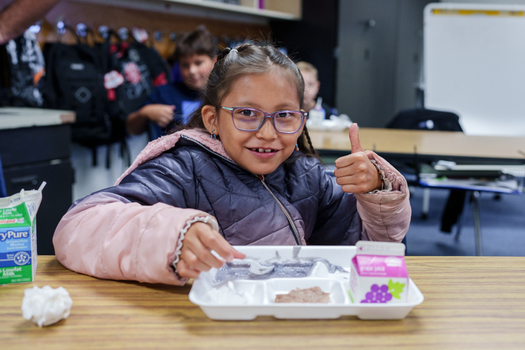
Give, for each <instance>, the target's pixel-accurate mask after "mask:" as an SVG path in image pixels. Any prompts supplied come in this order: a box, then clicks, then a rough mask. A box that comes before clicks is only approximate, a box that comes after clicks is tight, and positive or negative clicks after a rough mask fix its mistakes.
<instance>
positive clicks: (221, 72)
mask: <svg viewBox="0 0 525 350" xmlns="http://www.w3.org/2000/svg"><path fill="white" fill-rule="evenodd" d="M274 69H280V70H281V71H282V73H283V77H284V78H289V79H292V80H293V82H294V84H295V86H296V89H297V97H298V98H299V101H300V108H303V98H304V80H303V76H302V75H301V72H299V69H297V66H296V65H295V63H294V62H293V61H292V60H291V59H290V58H289V57H288V56H286V55H284V54H283V53H281V52H280V51H279V50H277V49H276V48H275V47H274V46H272V45H261V46H259V45H255V44H241V45H240V46H238V47H236V48H235V49H231V48H226V49H224V50H223V51H222V52H221V53H220V54H219V56H218V57H217V62H216V63H215V66H214V67H213V70H212V71H211V73H210V76H209V78H208V82H207V84H206V87H205V89H204V92H203V95H204V96H203V101H202V103H201V104H200V106H199V108H198V109H197V110H196V111H195V112H194V113H193V114H192V116H191V118H190V120H189V121H188V124H187V125H186V126H185V127H184V128H185V129H194V128H201V129H205V127H204V123H203V121H202V108H203V107H204V106H206V105H210V106H214V107H215V108H216V109H217V110H218V109H219V108H220V107H221V102H222V100H223V99H224V97H225V96H226V95H227V94H228V93H229V91H230V89H231V87H232V85H233V83H234V82H235V81H236V80H237V79H239V78H240V77H242V76H245V75H247V74H265V73H268V72H270V71H272V70H274ZM297 144H298V145H299V149H300V150H301V151H302V152H303V153H304V154H306V155H312V156H314V157H319V156H318V154H317V151H316V150H315V149H314V147H313V145H312V141H311V140H310V135H308V130H307V128H306V125H305V126H304V128H303V132H302V133H301V135H300V136H299V138H298V140H297Z"/></svg>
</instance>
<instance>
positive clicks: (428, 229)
mask: <svg viewBox="0 0 525 350" xmlns="http://www.w3.org/2000/svg"><path fill="white" fill-rule="evenodd" d="M430 193H431V196H430V207H429V212H428V218H426V219H423V218H422V215H421V214H422V203H423V189H422V188H412V195H411V200H410V202H411V205H412V222H411V224H410V229H409V230H408V233H407V253H408V255H475V254H476V247H475V234H474V217H473V206H472V204H469V205H468V206H466V207H465V208H464V210H463V217H462V219H461V220H462V224H461V234H460V236H459V241H457V240H456V226H454V228H453V230H452V233H448V234H447V233H444V232H441V231H440V226H441V214H442V212H443V208H444V206H445V202H446V200H447V198H448V193H449V191H448V190H441V189H432V190H431V192H430ZM479 203H480V217H481V219H480V221H481V236H482V242H483V255H487V256H525V195H522V196H519V195H507V194H504V195H501V198H500V199H495V198H494V195H493V194H491V193H481V196H480V201H479Z"/></svg>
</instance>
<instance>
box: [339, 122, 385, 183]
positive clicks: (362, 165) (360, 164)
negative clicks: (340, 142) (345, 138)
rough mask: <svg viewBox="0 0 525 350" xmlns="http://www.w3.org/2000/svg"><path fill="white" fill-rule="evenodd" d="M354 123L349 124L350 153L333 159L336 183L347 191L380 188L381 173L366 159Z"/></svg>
mask: <svg viewBox="0 0 525 350" xmlns="http://www.w3.org/2000/svg"><path fill="white" fill-rule="evenodd" d="M358 130H359V129H358V126H357V124H356V123H353V124H352V125H351V126H350V131H349V136H350V144H351V146H352V154H349V155H347V156H344V157H341V158H338V159H337V160H336V161H335V166H336V168H337V169H336V170H335V171H334V175H335V177H336V178H337V183H338V184H339V185H341V186H342V188H343V191H344V192H347V193H367V192H370V191H373V190H376V189H377V190H378V189H381V175H379V172H378V171H377V168H376V167H375V165H374V164H372V162H371V161H370V159H368V156H367V152H371V151H365V150H364V149H363V147H362V146H361V141H359V132H358Z"/></svg>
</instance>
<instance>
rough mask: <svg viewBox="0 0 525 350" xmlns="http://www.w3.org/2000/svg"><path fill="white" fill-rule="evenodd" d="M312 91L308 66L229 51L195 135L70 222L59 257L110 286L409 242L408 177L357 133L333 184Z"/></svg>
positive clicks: (174, 140)
mask: <svg viewBox="0 0 525 350" xmlns="http://www.w3.org/2000/svg"><path fill="white" fill-rule="evenodd" d="M303 93H304V83H303V79H302V77H301V74H300V72H299V71H298V69H297V67H296V66H295V64H294V63H293V62H292V61H291V60H290V59H289V58H288V57H286V56H285V55H283V54H281V53H280V52H279V51H278V50H276V49H275V48H273V47H271V46H263V47H259V46H256V45H250V44H245V45H242V46H240V47H238V48H237V49H226V50H224V51H223V52H222V53H221V54H220V55H219V57H218V60H217V63H216V64H215V67H214V68H213V71H212V73H211V75H210V78H209V81H208V83H207V86H206V90H205V94H204V100H203V102H202V104H201V106H200V108H199V109H198V110H197V112H195V114H194V115H193V116H192V119H191V120H190V122H189V123H188V125H187V127H186V129H185V130H181V131H178V132H176V133H174V134H171V135H167V136H164V137H162V138H160V139H158V140H156V141H154V142H151V143H150V144H149V145H148V146H147V147H146V148H145V150H144V151H143V152H142V153H141V154H140V155H139V156H138V157H137V159H136V160H135V162H134V163H133V165H132V166H131V167H130V169H128V170H127V171H126V173H124V174H123V175H122V176H121V178H120V179H119V180H118V181H117V185H116V186H114V187H111V188H107V189H104V190H102V191H99V192H97V193H94V194H92V195H90V196H88V197H86V198H84V199H83V200H80V201H78V202H77V203H75V204H74V205H73V206H72V208H71V209H70V210H69V211H68V213H66V215H65V216H64V217H63V218H62V220H61V221H60V223H59V225H58V227H57V229H56V231H55V235H54V238H53V243H54V245H55V251H56V256H57V259H58V260H59V261H60V262H61V263H62V264H63V265H64V266H66V267H68V268H70V269H72V270H74V271H77V272H81V273H85V274H89V275H93V276H96V277H100V278H110V279H129V280H137V281H140V282H150V283H166V284H178V285H182V284H184V283H185V282H186V281H187V278H189V277H197V276H198V275H199V273H200V272H201V271H208V270H209V269H210V268H211V267H216V268H219V267H220V266H222V265H223V264H224V260H226V261H231V260H232V259H233V258H241V259H242V258H244V254H242V253H240V252H238V251H237V250H235V249H234V248H233V247H232V245H248V244H254V245H255V244H258V245H296V244H297V245H304V244H314V245H315V244H317V245H341V244H355V243H356V242H357V241H358V240H375V241H395V242H399V241H401V240H402V239H403V237H404V236H405V234H406V232H407V230H408V226H409V222H410V215H411V209H410V204H409V195H408V189H407V184H406V181H405V179H404V178H403V176H401V175H400V174H399V173H398V172H397V171H396V170H395V169H394V168H392V167H391V166H390V165H389V164H388V163H387V162H386V161H385V160H384V159H382V158H381V157H379V156H377V155H376V154H375V153H373V152H370V151H366V152H365V151H363V149H362V147H361V145H360V143H359V137H358V133H357V131H358V130H357V125H355V124H354V125H353V126H352V127H351V128H350V141H351V146H352V154H350V155H348V156H345V157H342V158H339V159H338V160H337V161H336V167H337V169H336V170H335V177H333V176H330V175H327V174H326V171H325V168H324V167H323V165H322V164H321V163H320V162H319V160H318V159H317V158H316V157H315V151H314V149H313V146H312V145H311V142H310V139H309V136H308V132H307V130H306V127H305V119H306V114H305V113H304V112H303V111H302V110H301V109H302V101H303ZM212 250H214V251H215V252H217V253H218V254H219V255H220V256H221V257H222V259H219V258H217V257H215V256H214V255H213V254H212V253H211V251H212Z"/></svg>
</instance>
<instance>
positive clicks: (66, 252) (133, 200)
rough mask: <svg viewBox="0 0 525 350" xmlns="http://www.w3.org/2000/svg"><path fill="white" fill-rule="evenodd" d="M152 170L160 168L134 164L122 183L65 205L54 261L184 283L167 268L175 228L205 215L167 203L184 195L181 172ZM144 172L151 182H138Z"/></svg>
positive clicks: (92, 271)
mask: <svg viewBox="0 0 525 350" xmlns="http://www.w3.org/2000/svg"><path fill="white" fill-rule="evenodd" d="M153 168H157V169H158V168H159V167H155V166H152V165H151V164H148V165H146V166H145V167H143V168H137V169H136V170H135V171H134V172H133V173H132V174H130V175H128V177H126V179H125V181H124V182H125V183H123V184H121V185H119V186H114V187H111V188H108V189H106V190H103V191H101V192H98V193H95V194H93V195H91V196H88V197H86V198H85V199H84V200H82V201H80V202H79V203H78V204H76V205H74V206H73V207H72V208H70V210H69V211H68V212H67V213H66V214H65V215H64V217H63V218H62V220H61V221H60V223H59V224H58V226H57V228H56V230H55V234H54V236H53V244H54V246H55V252H56V257H57V259H58V261H60V263H62V264H63V265H64V266H65V267H67V268H69V269H71V270H74V271H77V272H80V273H84V274H88V275H92V276H95V277H99V278H107V279H119V280H136V281H139V282H148V283H164V284H174V285H182V284H184V283H185V282H186V279H180V278H178V277H177V275H176V274H175V273H174V270H173V268H172V266H171V263H172V262H173V261H174V259H175V255H176V250H177V245H178V240H179V234H180V231H181V229H182V228H184V226H185V225H186V222H187V221H188V220H191V219H193V218H195V217H197V216H201V217H205V216H209V214H207V213H205V212H202V211H199V210H195V209H187V207H185V206H184V205H178V206H177V205H174V204H173V202H172V203H168V200H167V199H166V197H171V198H177V202H179V203H180V204H183V203H184V200H183V199H181V198H183V197H187V194H184V193H183V192H181V191H180V189H179V187H184V186H183V184H184V183H185V181H186V180H187V181H190V180H189V179H184V178H183V176H184V175H181V176H180V177H177V176H175V175H172V176H158V174H157V176H155V177H151V171H152V169H153ZM171 170H175V172H176V173H177V174H184V173H181V172H177V170H180V169H176V168H175V169H173V168H172V169H171ZM147 173H150V175H149V176H150V182H149V183H139V182H138V179H140V178H143V177H145V176H147ZM188 176H189V175H188ZM175 183H178V186H176V185H175ZM181 183H182V184H181ZM188 187H190V186H188ZM160 188H162V189H164V191H163V193H161V192H160Z"/></svg>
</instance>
